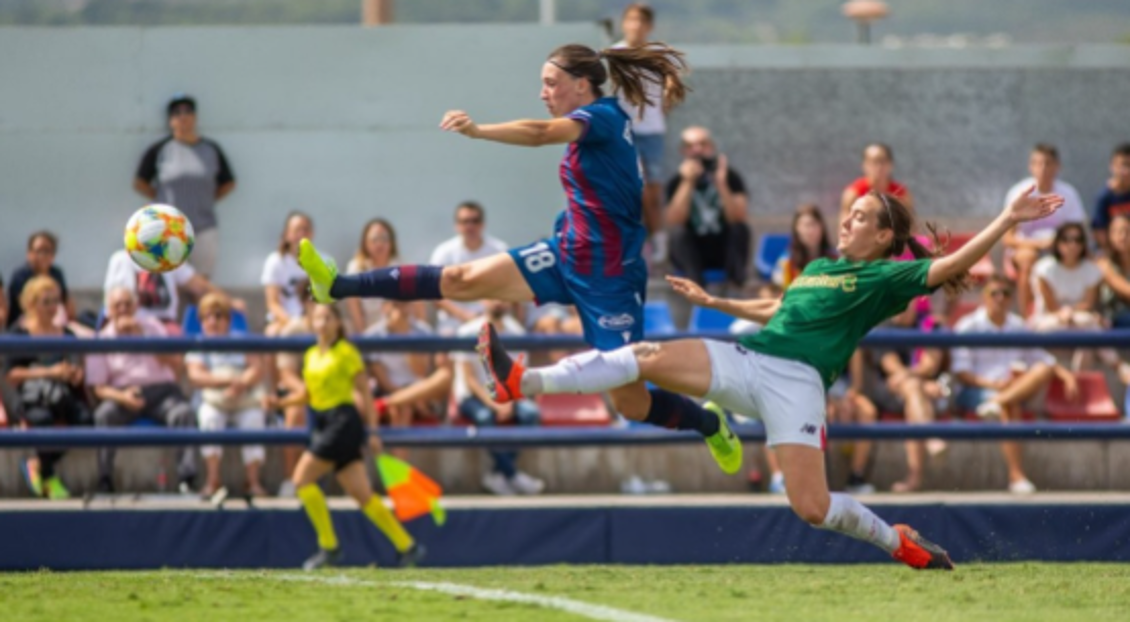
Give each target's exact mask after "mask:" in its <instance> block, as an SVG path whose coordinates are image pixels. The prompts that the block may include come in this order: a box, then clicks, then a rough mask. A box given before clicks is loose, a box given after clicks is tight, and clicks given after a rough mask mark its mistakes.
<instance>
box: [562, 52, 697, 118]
mask: <svg viewBox="0 0 1130 622" xmlns="http://www.w3.org/2000/svg"><path fill="white" fill-rule="evenodd" d="M547 60H548V61H549V62H550V63H553V64H554V65H556V66H557V67H558V68H560V69H561V70H562V71H564V72H565V73H567V74H569V75H571V76H573V77H574V78H585V79H586V80H588V81H589V84H590V85H592V91H593V94H594V95H596V96H597V97H604V90H603V89H602V88H601V86H602V85H603V84H604V83H605V82H607V81H608V79H609V78H611V79H612V86H613V92H617V91H623V92H624V99H626V100H628V103H630V104H631V105H632V106H634V107H636V108H638V109H639V111H640V112H641V113H642V112H643V109H644V107H645V106H654V105H655V104H656V103H657V102H654V101H652V100H651V99H650V98H649V97H648V94H647V88H646V86H647V85H646V83H648V82H650V83H652V84H658V85H660V86H662V87H663V106H664V107H665V108H671V107H673V106H676V105H678V104H680V103H682V101H683V100H684V99H686V97H687V93H688V92H689V91H690V87H688V86H687V85H686V84H684V83H683V79H682V77H683V74H684V73H685V72H686V69H687V62H686V60H684V57H683V53H682V52H680V51H679V50H676V49H675V48H672V47H671V46H669V45H667V44H666V43H649V44H647V45H645V46H641V47H635V48H606V49H604V50H601V51H599V52H597V51H596V50H594V49H592V48H590V47H588V46H586V45H581V44H579V43H570V44H569V45H563V46H561V47H559V48H557V49H556V50H553V52H552V53H550V55H549V58H548V59H547ZM602 60H604V61H607V62H608V69H605V68H604V63H602V62H601V61H602Z"/></svg>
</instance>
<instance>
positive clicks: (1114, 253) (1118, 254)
mask: <svg viewBox="0 0 1130 622" xmlns="http://www.w3.org/2000/svg"><path fill="white" fill-rule="evenodd" d="M1118 219H1122V220H1125V221H1126V222H1127V223H1130V214H1115V215H1113V216H1111V218H1110V228H1109V229H1107V230H1108V231H1109V230H1111V229H1114V221H1116V220H1118ZM1106 245H1107V248H1106V254H1107V256H1108V257H1110V260H1111V262H1112V263H1114V265H1115V266H1117V267H1118V270H1119V271H1121V270H1122V267H1123V266H1125V265H1126V263H1127V261H1126V260H1127V259H1130V257H1124V256H1125V255H1130V249H1127V250H1125V251H1120V250H1118V249H1116V248H1114V245H1113V244H1111V240H1110V238H1107V244H1106Z"/></svg>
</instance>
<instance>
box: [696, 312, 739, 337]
mask: <svg viewBox="0 0 1130 622" xmlns="http://www.w3.org/2000/svg"><path fill="white" fill-rule="evenodd" d="M734 319H735V318H734V316H732V315H730V314H728V313H723V312H721V311H719V310H717V309H708V308H706V307H695V308H694V309H693V310H692V311H691V326H690V329H691V331H693V332H696V333H704V332H706V333H710V332H714V333H716V332H727V331H729V330H730V325H731V324H733V323H734Z"/></svg>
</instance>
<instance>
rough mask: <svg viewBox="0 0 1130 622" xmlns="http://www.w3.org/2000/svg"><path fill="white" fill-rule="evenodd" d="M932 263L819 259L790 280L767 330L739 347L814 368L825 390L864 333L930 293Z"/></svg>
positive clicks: (763, 330) (746, 340)
mask: <svg viewBox="0 0 1130 622" xmlns="http://www.w3.org/2000/svg"><path fill="white" fill-rule="evenodd" d="M930 263H931V260H929V259H919V260H917V261H886V260H880V261H848V260H846V259H838V260H832V259H823V258H822V259H817V260H815V261H813V262H812V263H810V264H808V266H807V267H806V268H805V269H804V272H803V273H801V275H800V276H799V277H797V278H796V279H795V280H793V282H792V284H791V285H790V286H789V289H788V290H787V291H786V292H785V297H784V299H783V300H782V301H781V307H780V308H779V309H777V312H776V313H775V314H773V318H772V319H770V320H769V323H768V324H766V325H765V328H763V329H761V331H760V332H758V333H757V334H755V335H750V336H748V337H743V338H742V339H741V340H740V343H741V344H742V345H743V346H745V347H746V348H749V349H750V350H753V351H754V352H760V353H762V354H768V355H770V356H776V357H778V358H783V359H790V360H794V361H800V362H802V363H807V364H809V365H811V366H813V367H815V368H816V371H818V372H820V377H821V378H823V379H824V387H825V388H827V387H829V386H831V385H832V383H833V382H835V381H836V378H837V377H839V375H840V372H842V371H843V370H844V368H845V367H846V366H847V364H848V360H850V359H851V355H852V353H853V352H855V349H856V347H857V346H858V345H859V340H860V339H862V338H863V336H864V335H866V334H867V333H868V332H869V331H870V330H871V329H872V328H874V327H875V326H876V325H878V324H880V323H881V322H883V321H884V320H886V319H887V318H889V317H891V316H894V315H897V314H898V313H900V312H902V311H904V310H905V309H906V307H907V305H908V304H910V301H911V300H913V299H914V298H917V297H918V296H922V295H924V294H929V293H930V292H931V291H932V290H931V289H930V288H929V287H927V286H926V277H927V275H928V274H929V272H930Z"/></svg>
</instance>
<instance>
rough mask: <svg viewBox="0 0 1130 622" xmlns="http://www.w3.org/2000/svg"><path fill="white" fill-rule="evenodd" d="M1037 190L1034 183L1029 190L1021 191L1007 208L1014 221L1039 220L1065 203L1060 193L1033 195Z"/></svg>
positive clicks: (1006, 211)
mask: <svg viewBox="0 0 1130 622" xmlns="http://www.w3.org/2000/svg"><path fill="white" fill-rule="evenodd" d="M1035 191H1036V184H1032V185H1031V186H1030V187H1029V188H1028V189H1027V190H1025V191H1024V192H1021V193H1020V196H1018V197H1016V199H1015V200H1014V201H1013V202H1012V203H1011V204H1010V205H1009V206H1008V207H1006V208H1004V209H1005V214H1007V215H1008V216H1009V217H1010V218H1011V219H1012V220H1013V222H1026V221H1029V220H1039V219H1041V218H1047V217H1048V216H1051V215H1052V214H1053V213H1055V211H1056V210H1057V209H1059V208H1060V206H1062V205H1063V197H1061V196H1059V195H1058V194H1045V195H1044V196H1033V193H1034V192H1035Z"/></svg>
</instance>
